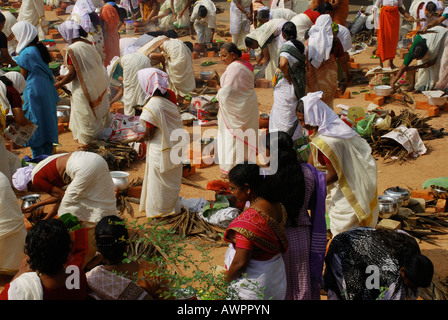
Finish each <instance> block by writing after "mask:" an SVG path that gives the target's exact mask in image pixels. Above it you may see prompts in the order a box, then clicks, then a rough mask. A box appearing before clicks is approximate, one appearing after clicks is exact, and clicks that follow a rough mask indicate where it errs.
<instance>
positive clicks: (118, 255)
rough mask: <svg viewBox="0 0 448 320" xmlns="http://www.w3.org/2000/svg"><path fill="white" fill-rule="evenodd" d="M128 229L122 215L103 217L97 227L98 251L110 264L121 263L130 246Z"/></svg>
mask: <svg viewBox="0 0 448 320" xmlns="http://www.w3.org/2000/svg"><path fill="white" fill-rule="evenodd" d="M128 239H129V234H128V230H127V228H126V226H125V224H124V222H123V220H122V219H121V218H120V217H117V216H106V217H103V218H102V219H101V220H100V221H99V222H98V224H97V225H96V227H95V241H96V245H97V247H98V251H99V252H100V253H101V254H102V255H103V257H104V258H106V259H107V261H108V262H109V263H110V264H120V263H121V262H122V260H123V259H124V253H125V252H126V249H127V247H128V241H127V240H128Z"/></svg>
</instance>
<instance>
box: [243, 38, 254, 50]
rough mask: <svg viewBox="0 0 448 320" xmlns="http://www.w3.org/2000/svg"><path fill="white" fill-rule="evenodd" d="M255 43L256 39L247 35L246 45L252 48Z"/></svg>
mask: <svg viewBox="0 0 448 320" xmlns="http://www.w3.org/2000/svg"><path fill="white" fill-rule="evenodd" d="M254 43H255V40H254V39H252V38H249V37H246V39H244V44H245V45H246V47H248V48H250V47H252V45H253V44H254Z"/></svg>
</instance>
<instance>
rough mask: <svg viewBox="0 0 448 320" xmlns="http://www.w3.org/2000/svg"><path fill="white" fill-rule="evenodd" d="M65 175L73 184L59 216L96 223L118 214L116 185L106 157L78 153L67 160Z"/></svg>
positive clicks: (65, 197) (60, 208)
mask: <svg viewBox="0 0 448 320" xmlns="http://www.w3.org/2000/svg"><path fill="white" fill-rule="evenodd" d="M52 157H54V156H52ZM65 173H66V174H67V175H68V176H69V177H70V178H71V180H72V181H71V182H70V184H69V185H68V186H67V189H66V190H65V195H64V197H63V198H62V201H61V204H60V206H59V209H58V215H59V216H61V215H63V214H65V213H71V214H73V215H74V216H76V217H77V218H78V219H79V220H82V221H88V222H93V223H97V222H98V221H100V220H101V218H103V217H105V216H108V215H118V213H117V208H116V198H115V184H114V182H113V180H112V176H111V175H110V173H109V167H108V165H107V162H106V160H104V158H103V157H101V156H100V155H98V154H96V153H93V152H85V151H75V152H73V153H72V154H71V155H70V157H69V159H68V161H67V165H66V170H65Z"/></svg>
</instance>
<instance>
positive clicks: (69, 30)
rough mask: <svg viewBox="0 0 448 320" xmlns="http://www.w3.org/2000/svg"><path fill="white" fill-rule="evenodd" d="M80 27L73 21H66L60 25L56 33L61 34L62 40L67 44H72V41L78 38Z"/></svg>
mask: <svg viewBox="0 0 448 320" xmlns="http://www.w3.org/2000/svg"><path fill="white" fill-rule="evenodd" d="M80 28H81V26H80V25H79V24H78V22H76V21H73V20H67V21H64V22H63V23H61V24H60V25H59V26H58V31H59V33H60V34H61V36H62V37H63V38H64V40H65V41H66V42H67V43H68V44H71V43H72V39H76V38H79V37H80V36H79V29H80Z"/></svg>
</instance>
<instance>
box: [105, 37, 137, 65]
mask: <svg viewBox="0 0 448 320" xmlns="http://www.w3.org/2000/svg"><path fill="white" fill-rule="evenodd" d="M136 40H137V38H131V37H128V38H120V57H122V56H124V55H125V54H128V53H133V52H135V51H137V49H135V50H133V51H130V50H129V48H131V47H132V46H133V45H134V44H135V41H136ZM131 50H132V49H131ZM110 63H112V61H111V62H110Z"/></svg>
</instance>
